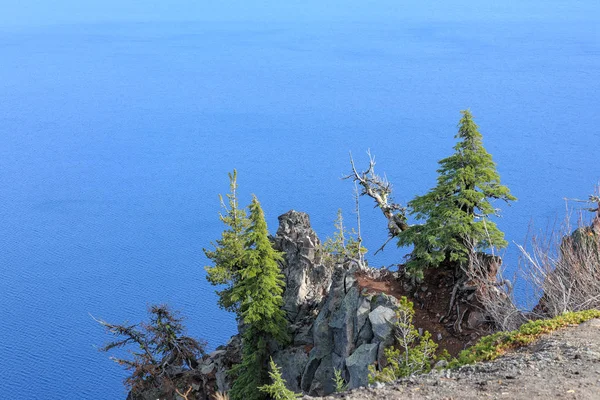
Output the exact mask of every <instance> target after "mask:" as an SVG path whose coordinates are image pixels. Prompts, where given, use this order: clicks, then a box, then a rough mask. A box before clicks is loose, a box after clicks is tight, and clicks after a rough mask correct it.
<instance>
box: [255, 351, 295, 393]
mask: <svg viewBox="0 0 600 400" xmlns="http://www.w3.org/2000/svg"><path fill="white" fill-rule="evenodd" d="M269 367H270V371H269V377H270V378H271V380H272V381H273V383H271V384H269V385H263V386H261V387H259V388H258V389H259V390H260V391H262V392H264V393H266V394H268V395H269V396H270V397H271V398H272V399H273V400H295V399H297V398H299V397H302V395H301V394H299V393H294V392H292V391H291V390H289V389H288V388H287V387H285V383H286V382H285V379H283V377H282V376H281V371H280V369H279V367H278V366H277V364H275V361H273V359H272V358H271V361H270V362H269Z"/></svg>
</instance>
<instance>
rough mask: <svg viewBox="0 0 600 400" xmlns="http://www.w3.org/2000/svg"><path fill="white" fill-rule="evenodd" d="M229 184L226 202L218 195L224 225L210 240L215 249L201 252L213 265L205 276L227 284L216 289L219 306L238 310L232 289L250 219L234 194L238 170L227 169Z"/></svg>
mask: <svg viewBox="0 0 600 400" xmlns="http://www.w3.org/2000/svg"><path fill="white" fill-rule="evenodd" d="M228 175H229V188H230V190H231V192H230V193H229V194H228V195H226V196H227V204H225V201H224V199H223V196H221V195H219V198H220V200H221V207H222V208H223V209H224V211H225V212H224V214H220V215H219V218H220V219H221V221H222V222H223V223H224V224H225V226H226V227H227V228H226V229H225V230H224V231H223V233H222V234H221V239H219V240H217V241H216V243H212V244H213V246H214V247H215V250H207V249H204V254H206V257H207V258H208V259H210V260H211V261H212V262H213V263H214V266H206V267H204V269H205V270H206V279H207V280H208V281H209V282H210V283H211V284H212V285H225V286H226V287H225V288H224V289H223V290H221V291H217V294H218V295H219V306H220V307H221V308H223V309H225V310H227V311H233V312H235V311H237V303H236V302H235V301H233V300H232V299H231V291H232V288H233V287H234V286H235V284H236V282H237V281H238V271H239V269H240V267H241V263H242V262H243V258H244V254H245V251H246V248H245V245H246V243H245V238H244V235H245V232H246V230H247V229H248V227H249V226H250V220H249V219H248V217H247V215H246V211H245V210H244V209H243V208H239V202H238V198H237V171H236V170H233V173H229V174H228Z"/></svg>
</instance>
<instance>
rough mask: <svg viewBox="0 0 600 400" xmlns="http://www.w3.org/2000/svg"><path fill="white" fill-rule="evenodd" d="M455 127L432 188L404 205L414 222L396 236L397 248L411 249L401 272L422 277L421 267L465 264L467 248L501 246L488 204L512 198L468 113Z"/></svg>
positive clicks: (503, 243) (502, 242)
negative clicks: (450, 149)
mask: <svg viewBox="0 0 600 400" xmlns="http://www.w3.org/2000/svg"><path fill="white" fill-rule="evenodd" d="M461 113H462V115H463V117H462V118H461V120H460V122H459V125H458V133H457V135H456V136H455V137H456V138H457V139H459V141H458V143H457V144H456V145H455V146H454V150H455V153H454V154H453V155H452V156H450V157H447V158H444V159H443V160H441V161H440V162H439V165H440V168H439V169H438V173H439V176H438V179H437V186H436V187H434V188H433V189H431V190H430V191H429V193H427V194H425V195H424V196H417V197H416V198H415V199H414V200H412V201H410V202H409V203H408V206H409V209H410V214H411V215H412V216H413V217H414V218H415V219H416V220H417V221H424V223H423V224H420V225H419V224H417V225H413V226H411V227H409V228H408V229H407V230H405V231H403V232H401V233H400V234H399V235H398V245H399V246H411V245H412V246H414V250H413V252H412V256H411V259H410V260H409V262H408V263H407V270H408V271H409V272H412V273H414V274H416V275H422V271H423V270H424V269H425V268H429V267H437V266H439V265H440V264H441V263H443V262H444V261H450V262H457V263H465V262H466V261H468V257H469V255H470V252H471V249H474V250H477V251H484V250H486V249H488V248H490V247H491V246H492V245H493V246H495V247H499V248H502V247H505V246H506V244H507V243H506V241H505V240H504V234H503V233H502V232H501V231H500V230H499V229H498V227H497V226H496V224H495V223H494V222H493V221H491V220H490V216H494V215H497V210H496V209H495V208H494V206H493V205H492V203H491V201H492V200H496V199H500V200H504V201H506V202H508V201H513V200H516V198H515V197H514V196H512V195H511V194H510V191H509V189H508V188H507V187H506V186H503V185H501V184H500V176H499V175H498V172H497V171H496V164H495V163H494V162H493V161H492V156H491V155H490V154H489V153H488V152H487V151H486V150H485V148H484V147H483V143H482V136H481V134H480V133H479V131H478V127H477V125H476V124H475V122H474V121H473V116H472V115H471V113H470V112H469V111H468V110H464V111H461Z"/></svg>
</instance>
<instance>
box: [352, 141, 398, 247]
mask: <svg viewBox="0 0 600 400" xmlns="http://www.w3.org/2000/svg"><path fill="white" fill-rule="evenodd" d="M367 154H368V156H369V168H367V169H366V170H365V171H361V172H359V171H358V170H357V169H356V165H355V164H354V159H353V158H352V153H350V165H351V166H352V173H351V174H350V175H347V176H344V177H343V178H342V179H352V181H353V182H354V183H356V184H358V185H359V186H360V187H361V191H360V196H365V195H366V196H369V197H370V198H372V199H373V200H375V203H376V207H378V208H379V209H380V210H381V212H382V213H383V215H384V216H385V218H386V219H387V220H388V232H389V236H390V237H389V239H388V240H387V241H386V242H385V243H384V244H383V246H381V247H380V248H379V250H377V252H376V253H375V254H377V253H378V252H379V251H381V250H383V248H384V247H385V245H386V244H387V243H388V242H389V241H390V240H392V239H393V238H394V237H395V236H396V235H398V234H399V233H400V232H402V231H404V230H406V229H408V227H409V225H408V224H407V222H406V207H404V206H402V205H400V204H398V203H394V202H393V201H392V184H391V183H390V182H388V180H387V179H386V178H385V177H381V176H379V175H377V174H376V173H375V158H374V157H373V156H372V155H371V152H370V151H367Z"/></svg>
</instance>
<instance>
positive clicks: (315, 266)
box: [190, 211, 397, 398]
mask: <svg viewBox="0 0 600 400" xmlns="http://www.w3.org/2000/svg"><path fill="white" fill-rule="evenodd" d="M274 243H275V247H276V248H277V249H278V250H280V251H283V252H284V253H285V257H284V258H285V262H284V264H283V265H282V271H283V273H284V275H285V280H286V289H285V293H284V296H283V299H284V309H285V310H286V312H287V317H288V320H289V323H290V330H291V334H292V338H293V339H292V342H291V343H290V344H289V345H288V346H286V347H282V348H276V349H275V351H274V352H273V359H274V360H275V362H276V363H277V365H278V366H279V367H280V368H281V370H282V375H283V377H284V379H285V380H286V381H287V383H288V386H289V388H290V389H291V390H294V391H296V392H303V393H307V394H310V395H314V396H322V395H327V394H330V393H332V392H333V391H334V382H333V378H334V371H335V370H339V371H341V372H342V376H343V377H344V378H345V380H346V381H347V382H348V387H349V388H356V387H360V386H365V385H366V384H367V375H368V371H367V369H368V366H369V365H371V364H373V363H374V362H376V361H377V360H381V359H382V357H383V349H384V347H385V346H387V345H389V344H391V343H392V341H393V332H392V324H393V323H394V319H395V318H396V314H395V311H394V308H395V306H396V305H397V300H396V299H395V298H394V297H392V296H388V295H386V294H384V293H379V294H373V293H370V292H369V291H367V290H366V289H363V290H361V288H360V287H359V284H358V281H357V279H356V278H355V274H356V272H357V263H356V262H355V261H353V260H347V261H346V262H344V263H342V264H338V265H334V264H332V265H326V264H325V263H324V262H323V261H322V258H321V254H320V252H321V250H320V241H319V238H318V237H317V235H316V233H315V232H314V230H313V229H312V228H311V225H310V220H309V217H308V215H307V214H305V213H301V212H297V211H289V212H288V213H286V214H283V215H282V216H280V217H279V229H278V230H277V234H276V235H275V237H274ZM239 350H240V343H239V338H238V337H237V336H235V337H233V338H232V340H231V341H230V343H229V344H228V345H227V346H223V347H220V348H218V349H217V350H216V351H215V352H213V353H212V354H210V355H209V357H207V358H206V359H205V360H204V361H203V362H202V364H201V366H200V374H195V376H196V377H195V379H194V381H195V382H190V383H191V384H193V385H194V387H195V388H197V392H198V396H197V398H209V396H210V394H211V393H213V392H214V390H218V391H226V390H228V389H229V387H230V384H231V382H229V380H228V378H227V375H226V373H225V372H226V370H227V369H229V368H230V367H231V365H232V364H234V363H235V362H239Z"/></svg>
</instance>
